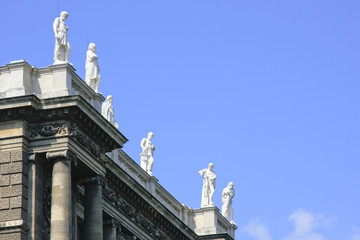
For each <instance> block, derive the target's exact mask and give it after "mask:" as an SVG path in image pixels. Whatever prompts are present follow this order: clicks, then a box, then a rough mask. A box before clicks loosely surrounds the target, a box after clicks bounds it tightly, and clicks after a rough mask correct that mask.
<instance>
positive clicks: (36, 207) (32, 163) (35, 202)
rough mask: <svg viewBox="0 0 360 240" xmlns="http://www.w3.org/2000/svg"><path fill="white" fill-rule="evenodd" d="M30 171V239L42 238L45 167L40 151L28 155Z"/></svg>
mask: <svg viewBox="0 0 360 240" xmlns="http://www.w3.org/2000/svg"><path fill="white" fill-rule="evenodd" d="M27 160H28V164H29V168H28V169H29V172H28V194H29V195H28V220H27V222H28V226H29V231H28V238H27V239H28V240H36V239H41V230H42V225H41V221H42V214H43V209H42V206H43V204H42V201H43V199H42V196H43V176H42V172H43V168H42V164H41V162H40V161H39V154H38V153H31V154H28V156H27Z"/></svg>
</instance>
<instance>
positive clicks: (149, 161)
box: [140, 132, 155, 176]
mask: <svg viewBox="0 0 360 240" xmlns="http://www.w3.org/2000/svg"><path fill="white" fill-rule="evenodd" d="M153 136H154V133H152V132H149V133H148V137H147V138H143V139H142V140H141V144H140V145H141V148H142V152H141V153H140V161H141V164H140V166H141V168H142V169H144V170H145V171H146V172H147V173H148V174H149V175H150V176H152V168H153V164H154V151H155V146H154V144H152V142H151V139H152V138H153Z"/></svg>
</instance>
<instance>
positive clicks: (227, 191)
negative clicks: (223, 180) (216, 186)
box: [221, 182, 235, 224]
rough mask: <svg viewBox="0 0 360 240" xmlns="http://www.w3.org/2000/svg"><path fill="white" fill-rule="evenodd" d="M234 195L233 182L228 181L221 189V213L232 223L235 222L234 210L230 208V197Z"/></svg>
mask: <svg viewBox="0 0 360 240" xmlns="http://www.w3.org/2000/svg"><path fill="white" fill-rule="evenodd" d="M234 197H235V189H234V183H233V182H229V184H228V185H227V186H226V187H225V188H224V190H223V191H222V198H221V201H222V204H223V205H222V209H221V210H222V215H223V216H224V217H225V218H226V219H228V220H229V221H230V222H231V223H232V224H235V223H234V221H233V215H234V210H233V208H232V206H231V205H232V199H233V198H234Z"/></svg>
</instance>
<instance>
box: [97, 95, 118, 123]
mask: <svg viewBox="0 0 360 240" xmlns="http://www.w3.org/2000/svg"><path fill="white" fill-rule="evenodd" d="M112 101H113V98H112V96H111V95H109V96H107V98H106V100H105V102H104V103H103V105H102V111H101V114H102V115H103V116H104V118H106V120H108V121H109V122H110V123H111V124H112V125H113V126H114V127H116V129H119V125H118V124H117V123H116V121H115V115H114V108H113V106H112Z"/></svg>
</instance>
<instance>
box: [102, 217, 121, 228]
mask: <svg viewBox="0 0 360 240" xmlns="http://www.w3.org/2000/svg"><path fill="white" fill-rule="evenodd" d="M104 225H105V226H107V227H113V228H119V227H120V223H119V222H118V221H116V220H115V219H113V218H111V219H108V220H106V221H105V222H104Z"/></svg>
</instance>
